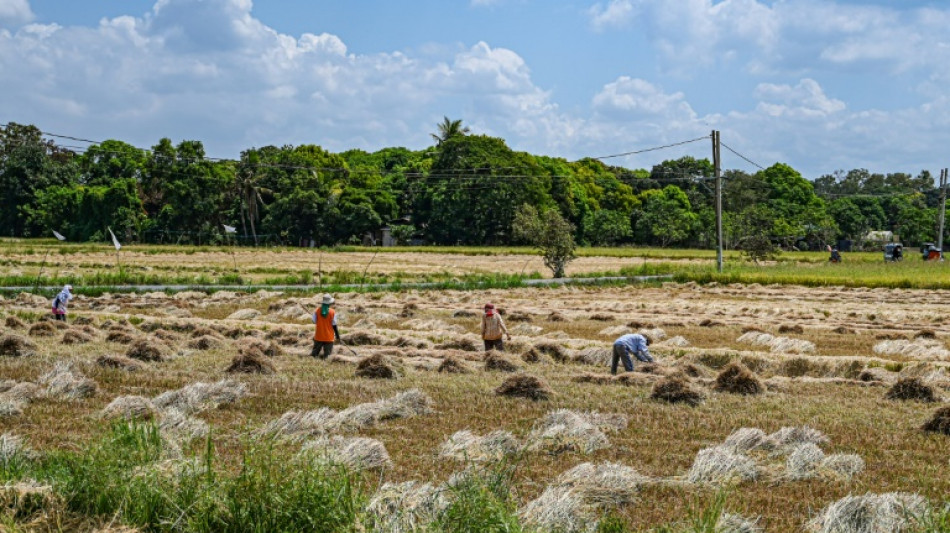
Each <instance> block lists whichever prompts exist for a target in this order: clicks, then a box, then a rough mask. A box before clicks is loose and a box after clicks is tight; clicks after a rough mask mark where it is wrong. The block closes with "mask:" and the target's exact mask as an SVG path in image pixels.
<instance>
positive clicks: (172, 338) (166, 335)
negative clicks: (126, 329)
mask: <svg viewBox="0 0 950 533" xmlns="http://www.w3.org/2000/svg"><path fill="white" fill-rule="evenodd" d="M152 336H153V337H155V338H156V339H161V340H163V341H167V342H178V341H180V340H181V335H179V334H178V333H175V332H174V331H169V330H167V329H164V328H159V329H156V330H155V331H153V332H152Z"/></svg>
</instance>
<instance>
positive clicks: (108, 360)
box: [96, 355, 143, 372]
mask: <svg viewBox="0 0 950 533" xmlns="http://www.w3.org/2000/svg"><path fill="white" fill-rule="evenodd" d="M96 364H97V365H99V366H101V367H103V368H114V369H116V370H125V371H126V372H137V371H139V370H142V368H143V366H142V363H139V362H138V361H136V360H134V359H129V358H128V357H124V356H121V355H100V356H99V357H97V358H96Z"/></svg>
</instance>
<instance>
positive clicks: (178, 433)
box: [158, 408, 209, 442]
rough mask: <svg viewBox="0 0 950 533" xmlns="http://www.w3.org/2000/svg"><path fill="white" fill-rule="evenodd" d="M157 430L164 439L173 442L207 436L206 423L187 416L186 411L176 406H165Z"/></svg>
mask: <svg viewBox="0 0 950 533" xmlns="http://www.w3.org/2000/svg"><path fill="white" fill-rule="evenodd" d="M158 430H159V431H160V432H161V434H162V436H163V437H164V438H165V439H166V440H170V441H174V442H189V441H191V440H194V439H201V438H204V437H207V436H208V431H209V429H208V424H207V423H205V422H204V421H203V420H198V419H197V418H193V417H191V416H188V414H187V413H185V412H184V411H181V410H180V409H176V408H167V409H164V410H163V411H162V420H161V422H160V423H159V425H158Z"/></svg>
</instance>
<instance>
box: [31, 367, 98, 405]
mask: <svg viewBox="0 0 950 533" xmlns="http://www.w3.org/2000/svg"><path fill="white" fill-rule="evenodd" d="M37 384H39V385H41V386H43V387H46V392H45V396H46V397H47V398H53V399H57V400H81V399H83V398H89V397H90V396H94V395H95V394H96V391H97V390H98V388H99V387H98V386H97V385H96V382H95V381H93V380H91V379H89V378H87V377H86V376H84V375H82V372H79V371H78V370H73V365H72V364H71V363H66V362H62V361H61V362H59V363H56V366H54V367H53V369H52V370H50V371H49V372H47V373H45V374H43V375H42V376H40V378H39V379H38V380H37Z"/></svg>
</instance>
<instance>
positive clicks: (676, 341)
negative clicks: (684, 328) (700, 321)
mask: <svg viewBox="0 0 950 533" xmlns="http://www.w3.org/2000/svg"><path fill="white" fill-rule="evenodd" d="M661 345H662V346H669V347H670V348H686V347H687V346H689V341H688V340H686V338H685V337H681V336H679V335H677V336H675V337H670V338H669V339H666V340H665V341H663V342H662V343H661Z"/></svg>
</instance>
